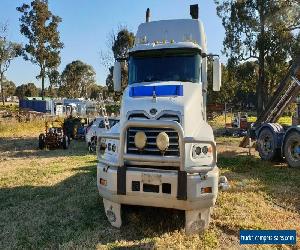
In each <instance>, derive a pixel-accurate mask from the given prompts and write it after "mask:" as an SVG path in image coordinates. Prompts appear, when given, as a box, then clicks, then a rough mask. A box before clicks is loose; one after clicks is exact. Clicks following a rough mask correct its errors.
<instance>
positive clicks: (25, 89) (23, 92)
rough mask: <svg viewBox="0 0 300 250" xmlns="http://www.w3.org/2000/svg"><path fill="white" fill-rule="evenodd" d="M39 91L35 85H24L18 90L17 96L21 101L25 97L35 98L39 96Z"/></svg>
mask: <svg viewBox="0 0 300 250" xmlns="http://www.w3.org/2000/svg"><path fill="white" fill-rule="evenodd" d="M39 92H40V91H39V89H38V88H37V87H36V86H35V84H34V83H27V84H22V85H20V86H18V87H17V88H16V91H15V95H16V96H17V97H18V98H19V99H20V100H21V99H24V97H34V96H38V95H39Z"/></svg>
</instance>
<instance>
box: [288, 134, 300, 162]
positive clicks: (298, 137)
mask: <svg viewBox="0 0 300 250" xmlns="http://www.w3.org/2000/svg"><path fill="white" fill-rule="evenodd" d="M284 156H285V159H286V161H287V163H288V164H289V166H290V167H293V168H300V133H299V132H297V131H294V132H291V133H290V134H289V135H288V136H287V137H286V140H285V143H284Z"/></svg>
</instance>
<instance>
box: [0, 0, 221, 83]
mask: <svg viewBox="0 0 300 250" xmlns="http://www.w3.org/2000/svg"><path fill="white" fill-rule="evenodd" d="M23 2H26V3H30V1H22V0H21V1H20V0H1V5H0V23H3V22H6V21H7V22H8V23H9V33H8V34H9V39H10V40H12V41H16V42H21V43H23V44H25V43H26V39H25V38H24V37H23V36H22V35H21V34H20V32H19V25H20V24H19V17H20V13H19V12H17V11H16V7H18V6H20V5H21V3H23ZM195 3H198V4H199V9H200V11H199V17H200V19H201V20H202V21H203V22H204V25H205V29H206V33H207V42H208V51H209V52H212V53H218V54H221V50H222V42H223V38H224V29H223V26H222V23H221V19H220V18H219V17H218V16H217V14H216V6H215V4H214V1H213V0H200V1H195V0H194V1H190V0H185V1H183V0H163V1H158V0H110V1H107V0H86V1H83V0H81V1H80V0H49V8H50V10H51V11H52V12H53V13H54V14H55V15H58V16H60V17H61V18H62V23H61V24H60V26H59V31H60V34H61V40H62V42H63V43H64V48H63V49H62V51H61V65H60V67H59V70H60V71H62V70H63V69H64V67H65V65H66V64H68V63H70V62H72V61H73V60H82V61H83V62H85V63H88V64H90V65H92V66H93V67H94V69H95V72H96V77H97V83H98V84H105V79H106V76H107V69H106V68H105V67H104V66H103V65H102V64H101V60H100V52H101V51H107V46H106V44H107V43H106V41H107V37H108V34H109V33H110V32H111V30H113V29H114V30H116V29H117V27H118V26H120V25H126V26H127V27H128V29H129V30H131V31H133V32H134V33H135V32H136V30H137V27H138V25H139V24H140V23H141V22H144V21H145V11H146V9H147V8H148V7H149V8H150V10H151V20H162V19H181V18H190V16H189V5H190V4H195ZM223 61H224V59H223ZM36 75H38V66H36V65H33V64H31V63H30V62H26V61H24V60H23V59H22V58H18V59H16V60H14V61H13V62H12V64H11V67H10V69H9V71H8V72H7V74H6V76H7V79H9V80H12V81H13V82H15V84H16V85H20V84H23V83H28V82H34V83H35V84H37V85H38V86H40V82H39V81H37V80H36V78H35V76H36Z"/></svg>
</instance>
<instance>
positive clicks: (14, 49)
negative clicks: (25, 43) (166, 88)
mask: <svg viewBox="0 0 300 250" xmlns="http://www.w3.org/2000/svg"><path fill="white" fill-rule="evenodd" d="M21 52H22V46H21V44H18V43H14V42H11V41H8V40H7V25H0V89H1V99H2V103H3V105H4V103H5V97H6V96H7V95H6V94H7V91H8V90H7V89H6V87H7V85H5V81H4V80H5V72H6V71H7V70H8V68H9V66H10V63H11V61H12V60H13V59H14V58H16V57H18V56H20V55H21Z"/></svg>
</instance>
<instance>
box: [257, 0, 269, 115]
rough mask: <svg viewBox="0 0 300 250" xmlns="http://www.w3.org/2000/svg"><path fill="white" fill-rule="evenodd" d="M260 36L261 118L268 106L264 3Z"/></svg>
mask: <svg viewBox="0 0 300 250" xmlns="http://www.w3.org/2000/svg"><path fill="white" fill-rule="evenodd" d="M260 5H261V6H260V34H259V36H258V50H259V58H258V67H259V69H258V81H257V85H256V96H257V116H259V115H260V114H261V113H262V112H263V110H264V108H265V104H266V94H267V88H266V80H265V53H266V51H265V17H264V2H263V1H262V2H261V4H260Z"/></svg>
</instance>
